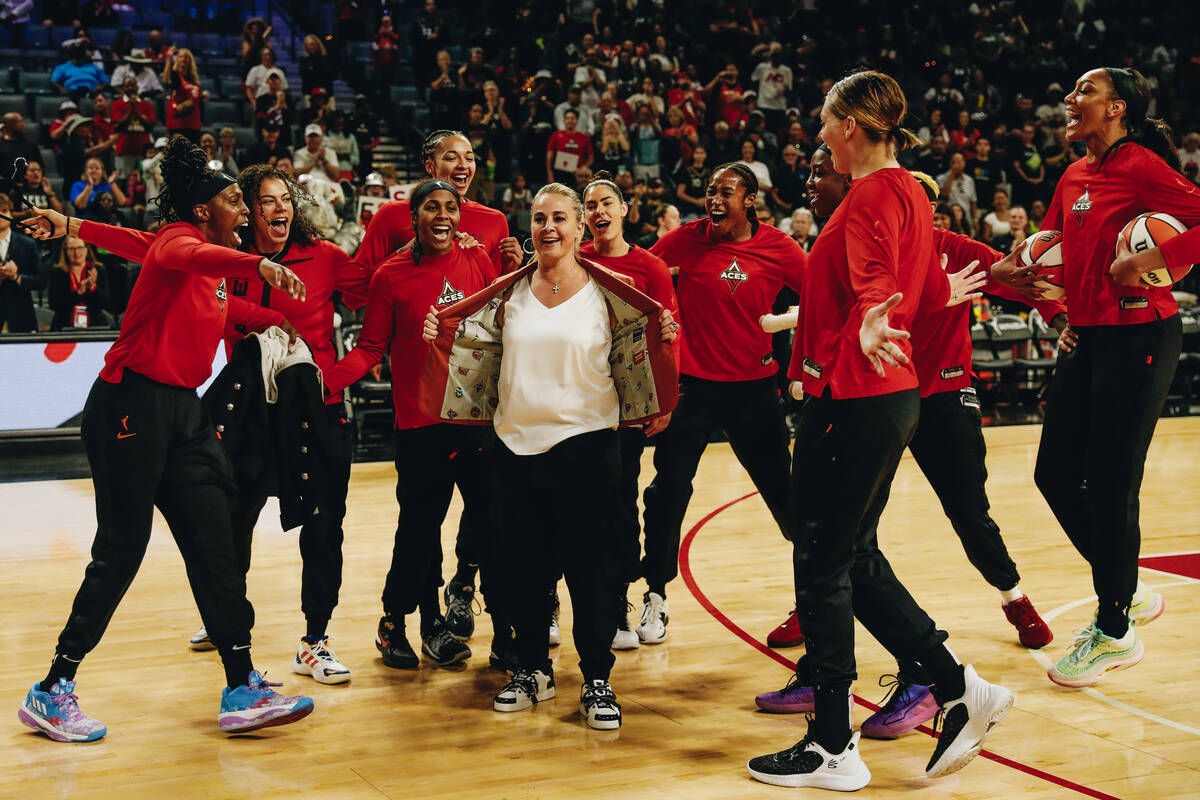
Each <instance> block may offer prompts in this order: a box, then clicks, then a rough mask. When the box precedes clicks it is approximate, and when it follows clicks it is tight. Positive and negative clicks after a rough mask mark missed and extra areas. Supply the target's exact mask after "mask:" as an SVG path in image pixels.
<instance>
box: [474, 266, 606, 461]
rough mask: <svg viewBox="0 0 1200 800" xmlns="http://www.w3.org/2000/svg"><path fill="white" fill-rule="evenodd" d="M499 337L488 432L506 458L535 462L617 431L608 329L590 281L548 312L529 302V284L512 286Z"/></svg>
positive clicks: (531, 296) (534, 300)
mask: <svg viewBox="0 0 1200 800" xmlns="http://www.w3.org/2000/svg"><path fill="white" fill-rule="evenodd" d="M531 277H532V276H531ZM503 337H504V338H503V345H504V350H503V353H504V354H503V356H502V358H501V361H500V386H499V388H500V403H499V406H498V407H497V409H496V416H495V425H496V435H497V436H499V437H500V441H502V442H504V444H505V445H506V446H507V447H508V449H509V450H511V451H512V452H514V453H516V454H517V455H521V456H529V455H536V454H538V453H544V452H546V451H547V450H549V449H550V448H552V447H554V446H555V445H556V444H558V443H560V442H562V441H565V440H566V439H569V438H571V437H572V436H578V435H579V434H581V433H590V432H592V431H598V430H604V429H605V428H611V429H615V428H616V427H617V423H618V422H619V420H620V402H619V400H618V399H617V389H616V385H615V384H614V383H613V379H612V370H611V369H610V368H609V364H608V356H609V352H610V351H611V350H612V328H611V327H610V325H609V321H608V306H607V305H606V304H605V302H604V295H603V294H602V293H601V291H600V287H599V286H597V285H596V282H595V281H594V280H592V279H591V278H590V277H589V278H588V282H587V285H586V286H584V287H583V288H582V289H580V290H579V291H578V292H576V293H575V295H574V296H572V297H571V298H570V299H568V300H567V301H565V302H563V303H561V304H560V305H557V306H555V307H554V308H546V306H544V305H542V303H541V301H539V300H538V299H537V298H536V297H535V296H534V294H533V291H532V289H531V288H530V279H529V278H526V279H525V280H521V281H518V282H517V285H516V287H515V288H514V289H513V292H512V295H511V296H510V297H509V299H508V302H507V303H506V304H505V307H504V334H503Z"/></svg>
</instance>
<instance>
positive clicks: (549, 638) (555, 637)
mask: <svg viewBox="0 0 1200 800" xmlns="http://www.w3.org/2000/svg"><path fill="white" fill-rule="evenodd" d="M546 643H547V644H548V645H550V646H551V647H558V646H559V645H560V644H562V633H547V634H546Z"/></svg>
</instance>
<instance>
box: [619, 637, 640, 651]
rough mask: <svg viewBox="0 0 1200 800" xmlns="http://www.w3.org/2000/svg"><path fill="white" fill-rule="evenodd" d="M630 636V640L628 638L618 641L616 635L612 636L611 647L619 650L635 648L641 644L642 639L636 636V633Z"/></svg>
mask: <svg viewBox="0 0 1200 800" xmlns="http://www.w3.org/2000/svg"><path fill="white" fill-rule="evenodd" d="M618 636H619V634H618ZM631 638H632V641H630V640H628V639H627V640H625V641H620V640H619V639H618V637H616V636H614V637H613V642H612V649H613V650H621V651H625V650H637V649H638V648H639V647H641V646H642V640H641V639H639V638H637V635H636V634H635V635H633V636H632V637H631Z"/></svg>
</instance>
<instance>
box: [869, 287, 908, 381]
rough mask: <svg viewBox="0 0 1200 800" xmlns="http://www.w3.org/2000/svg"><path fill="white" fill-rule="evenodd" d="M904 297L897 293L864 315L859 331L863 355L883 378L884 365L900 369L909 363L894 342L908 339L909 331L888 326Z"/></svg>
mask: <svg viewBox="0 0 1200 800" xmlns="http://www.w3.org/2000/svg"><path fill="white" fill-rule="evenodd" d="M903 299H904V295H903V294H902V293H900V292H896V293H895V294H894V295H892V296H891V297H889V298H888V299H887V300H884V301H883V302H882V303H880V304H879V305H877V306H875V307H874V308H872V309H869V310H868V311H867V313H866V314H864V315H863V321H862V327H861V328H859V331H858V342H859V345H860V346H861V347H862V351H863V355H865V356H866V357H867V359H868V360H869V361H870V362H871V366H872V367H874V368H875V372H876V373H878V374H879V375H880V377H882V376H883V375H884V369H883V367H884V365H885V364H886V365H887V366H889V367H899V366H900V365H901V364H907V363H908V362H909V358H908V356H906V355H905V354H904V351H903V350H901V349H900V346H899V345H898V344H896V342H895V341H893V340H900V339H907V338H908V336H909V334H908V331H902V330H897V329H896V328H893V327H892V326H891V325H889V324H888V314H889V313H890V312H891V310H892V309H893V308H895V307H896V306H898V305H899V304H900V301H901V300H903Z"/></svg>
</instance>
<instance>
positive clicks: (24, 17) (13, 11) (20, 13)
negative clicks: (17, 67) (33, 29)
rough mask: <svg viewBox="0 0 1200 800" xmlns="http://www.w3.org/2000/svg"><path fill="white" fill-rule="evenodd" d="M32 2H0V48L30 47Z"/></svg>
mask: <svg viewBox="0 0 1200 800" xmlns="http://www.w3.org/2000/svg"><path fill="white" fill-rule="evenodd" d="M32 11H33V2H32V0H4V2H0V47H28V46H29V15H30V13H31V12H32Z"/></svg>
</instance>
